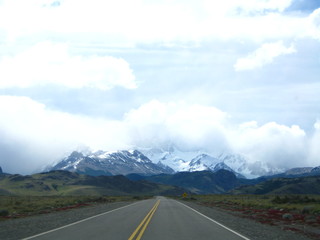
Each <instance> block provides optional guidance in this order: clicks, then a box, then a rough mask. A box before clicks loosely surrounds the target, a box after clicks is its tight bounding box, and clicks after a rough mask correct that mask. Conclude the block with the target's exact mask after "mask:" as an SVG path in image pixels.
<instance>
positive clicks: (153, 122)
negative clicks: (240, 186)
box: [125, 101, 228, 151]
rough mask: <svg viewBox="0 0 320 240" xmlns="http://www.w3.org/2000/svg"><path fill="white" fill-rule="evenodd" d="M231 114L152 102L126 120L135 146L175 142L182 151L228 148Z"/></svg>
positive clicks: (222, 149) (210, 108) (198, 107)
mask: <svg viewBox="0 0 320 240" xmlns="http://www.w3.org/2000/svg"><path fill="white" fill-rule="evenodd" d="M226 118H227V114H226V113H224V112H222V111H221V110H219V109H217V108H214V107H207V106H201V105H196V104H192V105H189V104H186V103H183V102H176V103H173V102H172V103H161V102H159V101H151V102H149V103H147V104H144V105H142V106H141V107H139V108H138V109H135V110H132V111H130V112H129V113H128V114H127V115H126V118H125V122H126V124H127V125H128V129H129V133H130V136H131V139H132V140H133V145H143V146H144V147H150V146H151V147H152V146H157V145H159V144H160V145H162V144H164V145H165V144H168V142H169V143H170V142H171V143H174V144H175V145H176V146H178V147H180V148H181V149H188V150H190V149H199V148H205V149H208V150H212V151H224V150H226V149H228V143H227V140H226V139H225V133H224V131H225V126H224V123H225V119H226Z"/></svg>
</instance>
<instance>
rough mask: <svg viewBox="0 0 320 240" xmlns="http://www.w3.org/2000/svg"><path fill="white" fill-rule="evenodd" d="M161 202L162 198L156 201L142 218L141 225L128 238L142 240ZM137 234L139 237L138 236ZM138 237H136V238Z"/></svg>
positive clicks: (129, 239)
mask: <svg viewBox="0 0 320 240" xmlns="http://www.w3.org/2000/svg"><path fill="white" fill-rule="evenodd" d="M159 204H160V200H158V201H157V202H156V204H155V205H154V206H153V207H152V208H151V210H150V212H149V213H148V214H147V216H145V218H144V219H143V220H142V222H141V223H140V224H139V226H138V227H137V228H136V230H134V232H133V233H132V234H131V236H130V237H129V238H128V240H132V239H135V240H140V239H141V237H142V235H143V233H144V231H145V230H146V228H147V226H148V224H149V222H150V220H151V218H152V216H153V214H154V213H155V212H156V210H157V208H158V206H159ZM136 235H137V237H136ZM135 237H136V238H135Z"/></svg>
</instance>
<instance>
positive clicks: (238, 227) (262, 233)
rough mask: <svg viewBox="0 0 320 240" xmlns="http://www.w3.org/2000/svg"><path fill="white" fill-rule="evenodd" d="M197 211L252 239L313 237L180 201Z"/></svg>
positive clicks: (302, 238)
mask: <svg viewBox="0 0 320 240" xmlns="http://www.w3.org/2000/svg"><path fill="white" fill-rule="evenodd" d="M180 202H181V203H183V204H185V205H187V206H189V207H191V208H193V209H195V210H197V211H198V212H200V213H202V214H204V215H206V216H208V217H210V218H212V219H214V220H215V221H217V222H219V223H221V224H223V225H225V226H226V227H228V228H230V229H232V230H234V231H236V232H238V233H240V234H242V235H244V236H246V237H248V238H250V239H252V240H270V239H273V240H287V239H290V240H307V239H314V238H308V237H306V236H303V235H302V234H298V233H296V232H291V231H288V230H284V229H282V228H281V227H278V226H270V225H266V224H262V223H259V222H256V221H254V220H251V219H247V218H243V217H240V216H237V215H236V214H233V213H232V212H229V211H226V210H224V209H220V208H216V207H207V206H203V205H200V204H197V203H194V202H189V201H180Z"/></svg>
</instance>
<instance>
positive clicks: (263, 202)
mask: <svg viewBox="0 0 320 240" xmlns="http://www.w3.org/2000/svg"><path fill="white" fill-rule="evenodd" d="M185 200H190V201H197V202H199V203H201V204H205V205H210V206H217V207H222V206H224V207H226V206H228V205H230V206H233V207H235V208H236V207H237V206H238V207H239V208H248V207H252V208H256V209H283V210H287V211H299V212H306V211H308V212H310V213H314V214H320V195H194V196H189V197H187V198H185Z"/></svg>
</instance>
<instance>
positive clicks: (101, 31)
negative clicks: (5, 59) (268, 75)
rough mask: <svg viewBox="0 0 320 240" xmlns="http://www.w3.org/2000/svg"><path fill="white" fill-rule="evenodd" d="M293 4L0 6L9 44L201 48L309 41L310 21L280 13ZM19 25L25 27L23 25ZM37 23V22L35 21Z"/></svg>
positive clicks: (136, 0) (249, 0)
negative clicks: (44, 41)
mask: <svg viewBox="0 0 320 240" xmlns="http://www.w3.org/2000/svg"><path fill="white" fill-rule="evenodd" d="M291 2H292V1H291V0H281V1H280V0H243V1H239V0H229V1H223V2H221V1H220V2H219V3H217V2H214V1H208V0H199V1H175V2H172V1H152V2H151V1H141V0H130V1H127V0H119V1H98V0H92V1H84V0H65V1H61V4H60V6H58V7H48V6H49V5H50V1H46V2H40V1H32V2H29V1H28V2H26V1H6V4H4V5H3V6H0V29H1V28H3V29H5V30H6V32H7V40H8V41H9V42H10V41H13V42H14V41H15V40H17V39H20V38H21V37H27V38H30V39H34V38H37V37H39V36H42V35H45V36H46V37H47V36H51V35H54V36H58V37H60V38H62V39H65V38H64V36H65V37H66V38H67V40H68V41H69V40H70V39H73V36H75V38H76V41H77V42H79V41H80V42H81V41H82V40H81V39H79V38H78V37H79V34H80V35H81V38H83V39H87V40H90V41H94V42H97V41H98V42H99V41H100V42H103V43H104V44H108V45H121V46H128V45H129V46H132V45H135V44H137V43H153V42H163V43H167V42H180V43H181V42H190V41H194V42H199V41H203V40H204V41H207V40H208V39H212V38H219V39H220V38H222V39H225V38H227V39H236V40H238V39H239V38H242V39H254V40H259V41H265V40H267V39H268V40H269V39H279V38H287V37H294V38H297V37H305V36H310V34H311V35H313V33H312V32H311V30H310V29H312V28H313V25H312V23H310V22H308V16H306V17H301V16H288V15H283V14H282V11H283V10H285V9H286V8H287V7H288V6H290V4H291ZM21 19H23V21H21ZM39 19H41V21H39Z"/></svg>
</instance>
